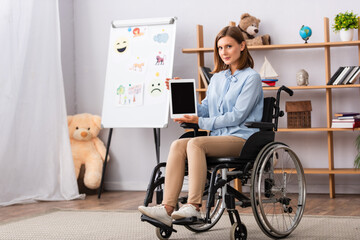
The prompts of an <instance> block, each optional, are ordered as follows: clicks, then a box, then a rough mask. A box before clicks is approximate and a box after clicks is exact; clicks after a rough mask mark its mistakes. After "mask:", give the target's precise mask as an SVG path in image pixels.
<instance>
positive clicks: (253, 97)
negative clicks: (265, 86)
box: [138, 26, 264, 226]
mask: <svg viewBox="0 0 360 240" xmlns="http://www.w3.org/2000/svg"><path fill="white" fill-rule="evenodd" d="M214 65H215V67H214V70H213V73H214V75H213V77H212V78H211V81H210V84H209V86H208V89H207V94H206V98H205V99H204V100H203V101H202V102H201V104H198V116H189V115H185V116H184V117H183V118H177V119H174V121H176V122H178V123H194V124H198V126H199V127H200V128H201V129H204V130H208V131H209V133H210V134H209V136H201V137H196V138H181V139H178V140H175V141H174V142H173V143H172V145H171V148H170V152H169V156H168V159H167V163H166V174H165V184H164V196H163V201H162V204H161V205H158V206H154V207H145V206H140V207H139V208H138V209H139V211H140V212H141V213H142V214H144V215H146V216H148V217H150V218H153V219H155V220H158V221H160V222H162V223H164V224H166V225H167V226H171V225H172V221H173V219H175V220H177V219H182V218H189V217H197V218H201V215H200V213H199V208H200V206H201V203H202V196H203V192H204V188H205V183H206V180H207V162H206V156H213V157H217V156H228V157H234V156H239V154H240V152H241V149H242V147H243V145H244V143H245V141H246V140H247V139H248V138H249V137H250V136H251V135H252V134H253V133H255V132H257V131H259V130H258V129H257V128H248V127H246V126H245V122H260V121H261V119H262V114H263V101H264V100H263V99H264V96H263V91H262V84H261V78H260V75H259V74H258V73H257V72H256V71H255V70H253V67H254V61H253V59H252V57H251V55H250V53H249V51H248V49H247V46H246V44H245V41H244V38H243V36H242V33H241V30H240V29H239V28H238V27H234V26H227V27H225V28H223V29H222V30H221V31H220V32H219V33H218V35H217V36H216V39H215V48H214ZM167 85H168V80H167ZM186 163H187V171H188V181H189V189H188V198H187V204H184V205H183V206H182V207H181V208H180V209H178V210H177V211H174V209H175V207H176V205H177V203H178V198H179V194H180V192H181V189H182V185H183V179H184V175H185V166H186Z"/></svg>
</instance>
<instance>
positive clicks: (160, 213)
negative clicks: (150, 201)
mask: <svg viewBox="0 0 360 240" xmlns="http://www.w3.org/2000/svg"><path fill="white" fill-rule="evenodd" d="M138 210H139V211H140V212H141V213H142V214H144V215H146V216H148V217H151V218H153V219H156V220H158V221H160V222H162V223H164V224H166V225H167V226H169V227H171V225H172V219H171V217H170V216H169V215H168V214H167V212H166V209H165V207H164V206H163V205H157V206H154V207H145V206H139V207H138Z"/></svg>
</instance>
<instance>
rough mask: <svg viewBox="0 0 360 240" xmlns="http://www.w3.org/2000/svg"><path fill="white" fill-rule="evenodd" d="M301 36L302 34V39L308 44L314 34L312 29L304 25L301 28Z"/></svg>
mask: <svg viewBox="0 0 360 240" xmlns="http://www.w3.org/2000/svg"><path fill="white" fill-rule="evenodd" d="M299 34H300V36H301V38H302V39H303V40H304V41H305V43H307V40H309V38H310V37H311V34H312V31H311V28H309V27H308V26H304V25H302V27H301V28H300V32H299Z"/></svg>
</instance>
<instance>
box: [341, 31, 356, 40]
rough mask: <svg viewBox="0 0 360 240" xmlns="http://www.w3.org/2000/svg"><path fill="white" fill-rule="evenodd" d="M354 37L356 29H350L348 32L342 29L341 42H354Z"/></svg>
mask: <svg viewBox="0 0 360 240" xmlns="http://www.w3.org/2000/svg"><path fill="white" fill-rule="evenodd" d="M353 37H354V29H352V28H350V29H348V30H345V29H341V30H340V39H341V41H343V42H345V41H352V40H353Z"/></svg>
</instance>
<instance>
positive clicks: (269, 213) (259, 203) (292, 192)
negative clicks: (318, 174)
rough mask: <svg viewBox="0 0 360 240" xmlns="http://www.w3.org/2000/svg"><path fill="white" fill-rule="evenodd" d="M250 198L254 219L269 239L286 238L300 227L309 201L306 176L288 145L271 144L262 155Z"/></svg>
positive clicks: (252, 179)
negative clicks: (307, 200) (306, 203)
mask: <svg viewBox="0 0 360 240" xmlns="http://www.w3.org/2000/svg"><path fill="white" fill-rule="evenodd" d="M250 195H251V206H252V209H253V213H254V217H255V219H256V221H257V223H258V225H259V227H260V228H261V230H262V231H263V232H264V233H265V234H266V235H267V236H269V237H271V238H284V237H286V236H288V235H289V234H290V233H291V232H292V231H294V230H295V228H296V227H297V226H298V224H299V222H300V220H301V218H302V215H303V212H304V208H305V201H306V185H305V176H304V171H303V168H302V165H301V162H300V160H299V158H298V157H297V156H296V154H295V153H294V152H293V151H292V150H291V149H290V148H289V147H288V146H287V145H285V144H283V143H276V142H275V143H270V144H268V145H266V146H265V147H264V148H263V149H262V151H261V152H260V153H259V155H258V157H257V159H256V160H255V163H254V168H253V172H252V176H251V190H250Z"/></svg>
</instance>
